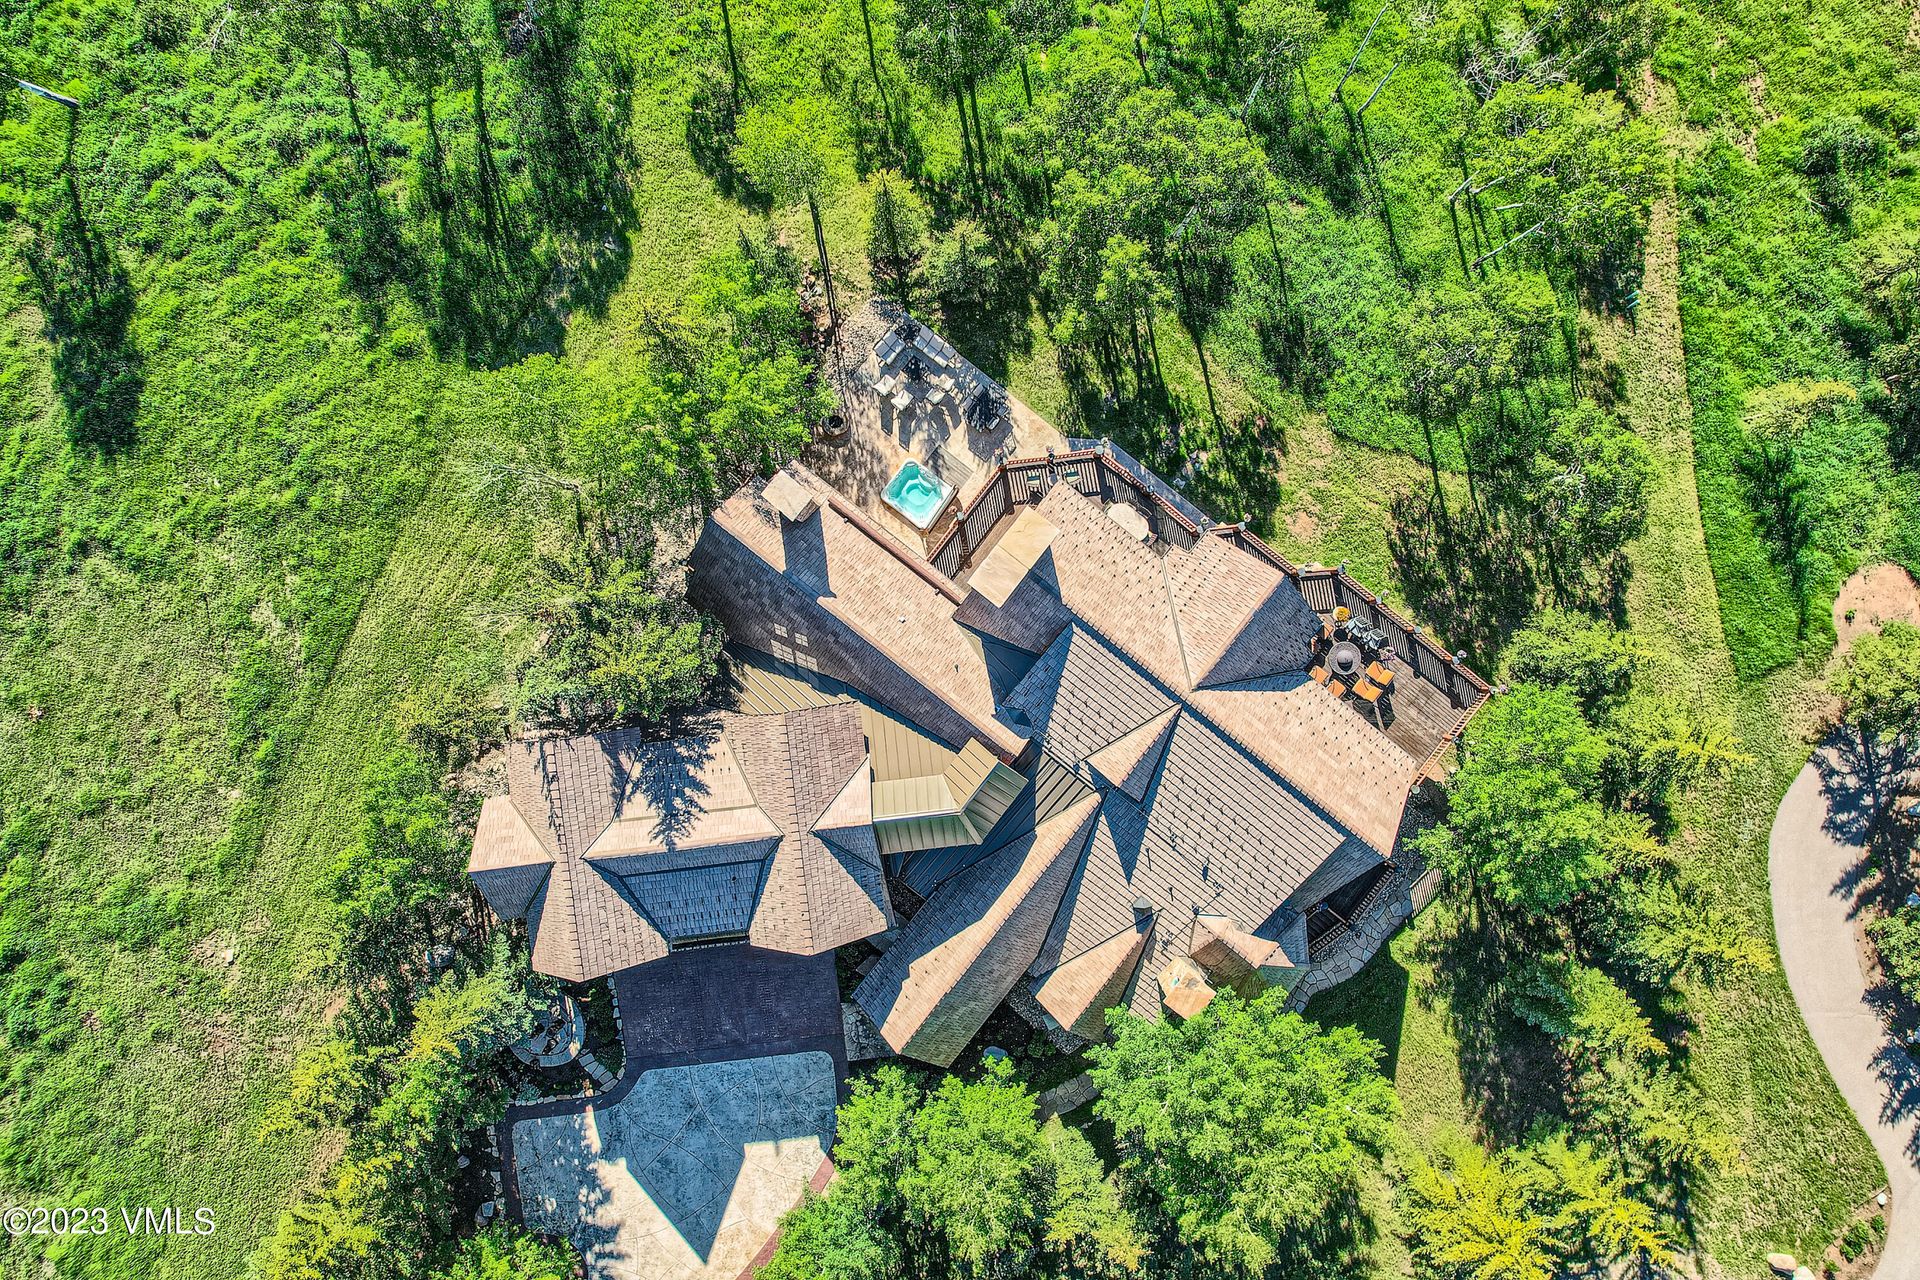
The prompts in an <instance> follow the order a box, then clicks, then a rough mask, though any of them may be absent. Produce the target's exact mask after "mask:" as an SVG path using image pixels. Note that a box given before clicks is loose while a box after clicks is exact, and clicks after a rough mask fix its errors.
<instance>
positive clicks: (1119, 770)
mask: <svg viewBox="0 0 1920 1280" xmlns="http://www.w3.org/2000/svg"><path fill="white" fill-rule="evenodd" d="M1179 715H1180V708H1178V707H1168V708H1167V709H1166V710H1165V711H1162V712H1161V713H1160V714H1159V715H1157V716H1155V717H1154V718H1153V719H1151V720H1149V721H1147V722H1146V723H1145V724H1143V725H1141V726H1140V727H1139V728H1137V729H1129V730H1128V731H1127V732H1126V733H1125V734H1123V735H1121V736H1120V737H1118V738H1115V739H1114V740H1113V741H1112V742H1109V743H1108V744H1107V745H1106V746H1104V747H1102V748H1100V749H1099V750H1098V751H1096V752H1094V753H1093V754H1092V755H1090V756H1088V757H1087V764H1088V765H1089V766H1091V767H1092V769H1093V770H1094V772H1095V773H1097V774H1099V776H1101V777H1102V778H1105V779H1106V780H1107V781H1108V782H1109V783H1111V784H1112V785H1114V786H1116V787H1118V788H1120V789H1121V790H1122V791H1124V792H1126V793H1127V795H1128V796H1129V797H1131V798H1132V799H1133V800H1134V801H1135V802H1136V803H1137V802H1138V801H1141V800H1144V799H1146V796H1147V787H1148V786H1149V784H1151V783H1152V782H1153V775H1154V774H1156V773H1158V772H1159V771H1160V761H1161V760H1163V759H1164V758H1165V757H1166V751H1167V743H1168V742H1169V741H1170V740H1171V739H1172V737H1173V722H1174V720H1175V719H1176V718H1177V717H1178V716H1179Z"/></svg>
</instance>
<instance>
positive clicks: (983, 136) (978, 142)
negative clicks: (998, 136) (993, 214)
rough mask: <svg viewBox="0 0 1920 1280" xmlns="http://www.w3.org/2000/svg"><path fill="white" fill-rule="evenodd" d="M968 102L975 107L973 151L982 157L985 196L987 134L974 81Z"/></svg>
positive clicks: (981, 167) (968, 88)
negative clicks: (983, 125) (981, 120)
mask: <svg viewBox="0 0 1920 1280" xmlns="http://www.w3.org/2000/svg"><path fill="white" fill-rule="evenodd" d="M967 101H968V102H969V103H970V104H972V107H973V149H974V153H975V154H976V155H978V156H979V157H980V190H981V193H982V195H983V196H984V194H985V193H986V188H987V132H986V130H985V129H982V128H981V127H980V95H979V93H978V92H977V91H976V89H975V86H974V82H973V81H972V80H968V81H967Z"/></svg>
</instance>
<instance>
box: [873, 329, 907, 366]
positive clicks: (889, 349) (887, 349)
mask: <svg viewBox="0 0 1920 1280" xmlns="http://www.w3.org/2000/svg"><path fill="white" fill-rule="evenodd" d="M873 354H874V357H875V358H876V359H877V360H879V361H880V363H881V364H886V363H887V362H888V361H890V360H892V359H893V358H894V357H895V356H897V355H899V354H900V335H899V334H897V333H889V334H888V335H887V336H886V337H884V338H882V339H880V345H879V346H877V347H875V348H874V349H873Z"/></svg>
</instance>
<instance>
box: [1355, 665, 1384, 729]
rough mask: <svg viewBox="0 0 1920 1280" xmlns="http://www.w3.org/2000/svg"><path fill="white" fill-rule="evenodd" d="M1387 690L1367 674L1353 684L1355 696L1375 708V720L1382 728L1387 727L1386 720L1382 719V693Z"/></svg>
mask: <svg viewBox="0 0 1920 1280" xmlns="http://www.w3.org/2000/svg"><path fill="white" fill-rule="evenodd" d="M1385 692H1386V690H1385V689H1382V688H1381V687H1380V686H1379V685H1377V684H1375V683H1374V682H1373V681H1371V680H1369V679H1367V678H1366V677H1365V676H1361V677H1360V678H1359V679H1358V680H1356V681H1355V682H1354V685H1353V694H1354V696H1355V697H1356V698H1359V699H1360V700H1361V701H1362V702H1365V703H1366V704H1367V705H1368V706H1370V707H1372V708H1373V718H1374V721H1375V723H1377V724H1379V725H1380V727H1381V728H1382V729H1385V728H1386V727H1387V726H1386V724H1385V722H1384V721H1381V719H1380V695H1381V694H1383V693H1385Z"/></svg>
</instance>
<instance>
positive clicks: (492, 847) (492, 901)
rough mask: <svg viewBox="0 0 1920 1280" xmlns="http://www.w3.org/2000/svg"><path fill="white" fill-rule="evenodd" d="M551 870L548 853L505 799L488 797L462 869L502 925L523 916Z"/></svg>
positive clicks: (515, 809)
mask: <svg viewBox="0 0 1920 1280" xmlns="http://www.w3.org/2000/svg"><path fill="white" fill-rule="evenodd" d="M552 870H553V853H552V852H551V851H550V850H549V849H547V847H546V846H545V845H543V844H542V843H541V842H540V837H539V835H538V834H536V833H535V832H534V829H533V827H532V826H530V825H529V824H528V822H527V819H526V815H524V814H522V813H521V812H520V810H519V808H518V807H517V806H516V805H515V804H514V803H513V800H512V799H511V798H510V797H508V796H488V797H487V798H486V800H484V801H483V802H482V803H481V805H480V821H479V825H478V826H477V827H476V828H475V829H474V833H473V858H472V859H471V861H469V863H468V864H467V871H468V874H469V875H471V876H472V877H473V883H474V887H475V888H477V889H479V890H480V892H481V894H482V896H484V897H485V898H486V900H487V905H488V906H490V907H492V908H493V910H494V913H495V914H496V915H498V916H499V917H500V918H501V919H503V920H513V919H517V918H519V917H520V916H523V915H525V914H526V913H527V908H528V907H529V906H530V905H532V902H533V895H534V894H536V893H538V892H539V891H540V886H542V885H544V884H545V883H546V882H547V875H548V873H549V872H550V871H552Z"/></svg>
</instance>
